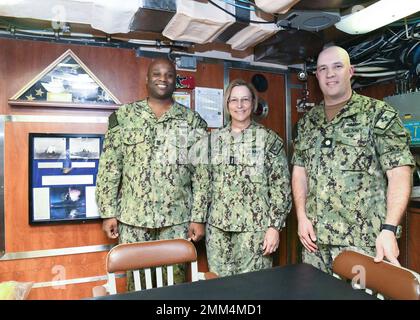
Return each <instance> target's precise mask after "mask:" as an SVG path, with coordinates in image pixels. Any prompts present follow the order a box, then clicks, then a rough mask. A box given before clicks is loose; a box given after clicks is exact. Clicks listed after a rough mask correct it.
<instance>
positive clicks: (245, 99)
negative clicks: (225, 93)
mask: <svg viewBox="0 0 420 320" xmlns="http://www.w3.org/2000/svg"><path fill="white" fill-rule="evenodd" d="M228 102H229V104H231V105H233V106H237V105H239V104H241V105H242V104H243V105H245V106H248V105H250V104H251V102H252V98H251V97H243V98H241V99H238V98H231V99H229V100H228Z"/></svg>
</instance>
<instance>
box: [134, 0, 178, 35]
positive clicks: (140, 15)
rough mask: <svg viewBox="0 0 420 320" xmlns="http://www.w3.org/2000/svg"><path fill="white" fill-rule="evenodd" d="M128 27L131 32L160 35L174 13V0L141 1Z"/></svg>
mask: <svg viewBox="0 0 420 320" xmlns="http://www.w3.org/2000/svg"><path fill="white" fill-rule="evenodd" d="M140 2H141V4H140V7H139V9H138V10H137V12H136V13H135V15H134V17H133V20H132V22H131V25H130V30H131V31H148V32H158V33H161V32H162V31H163V29H165V27H166V25H167V24H168V22H169V21H170V20H171V19H172V17H173V16H174V14H175V12H176V0H143V1H140Z"/></svg>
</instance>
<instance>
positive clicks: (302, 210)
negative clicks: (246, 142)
mask: <svg viewBox="0 0 420 320" xmlns="http://www.w3.org/2000/svg"><path fill="white" fill-rule="evenodd" d="M353 72H354V71H353V67H352V66H351V65H350V58H349V56H348V54H347V52H346V51H345V50H344V49H342V48H340V47H335V46H334V47H329V48H327V49H325V50H324V51H322V52H321V53H320V55H319V57H318V62H317V72H316V75H317V78H318V81H319V85H320V88H321V90H322V92H323V94H324V101H323V102H322V103H321V105H319V106H316V107H314V108H313V109H312V110H310V111H309V112H308V113H307V114H305V116H304V117H303V118H302V119H301V120H300V121H299V123H298V130H297V137H296V139H295V153H294V156H293V159H292V163H293V165H294V167H293V174H292V186H293V196H294V199H295V205H296V213H297V217H298V235H299V238H300V241H301V243H302V244H303V246H304V247H305V248H306V250H304V252H303V254H302V257H303V262H306V263H310V264H312V265H314V266H315V267H317V268H319V269H321V270H323V271H325V272H329V273H331V272H332V262H333V260H334V258H335V257H336V256H337V255H338V254H339V253H340V251H342V250H343V249H345V248H353V249H356V250H359V251H364V252H365V253H367V254H370V255H373V256H375V251H376V257H375V261H376V262H379V261H382V259H383V258H384V257H385V258H386V259H388V260H389V261H390V262H392V263H394V264H399V263H398V260H397V257H398V255H399V250H398V244H397V240H396V226H397V225H398V223H399V222H400V220H401V218H402V215H403V214H404V212H405V208H406V206H407V203H408V199H409V196H410V193H411V172H412V171H411V167H412V166H413V165H414V159H413V157H412V155H411V153H410V150H409V134H408V132H407V130H405V129H404V128H403V126H402V123H401V120H400V119H399V117H398V113H397V112H396V111H395V110H394V109H393V108H392V107H391V106H389V105H387V104H386V103H384V102H382V101H379V100H375V99H372V98H368V97H365V96H362V95H358V94H356V93H355V92H352V89H351V83H350V78H351V76H352V75H353Z"/></svg>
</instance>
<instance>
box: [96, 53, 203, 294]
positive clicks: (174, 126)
mask: <svg viewBox="0 0 420 320" xmlns="http://www.w3.org/2000/svg"><path fill="white" fill-rule="evenodd" d="M175 82H176V70H175V68H174V66H173V64H172V63H171V62H170V61H168V60H164V59H157V60H154V61H153V62H152V63H151V65H150V66H149V69H148V73H147V78H146V83H147V89H148V92H149V97H148V98H147V99H145V100H142V101H138V102H134V103H130V104H126V105H123V106H121V107H120V108H119V109H118V111H116V112H114V113H113V114H112V115H111V116H110V117H109V127H108V131H107V133H106V136H105V143H104V148H103V153H102V155H101V159H100V163H99V172H98V177H97V182H96V199H97V204H98V207H99V211H100V213H101V217H102V218H104V221H103V230H104V231H105V232H106V234H107V236H108V237H109V238H112V239H115V238H117V237H118V236H119V242H120V243H131V242H139V241H149V240H159V239H171V238H187V237H188V238H191V239H192V240H193V241H198V240H200V239H201V238H202V237H203V235H204V231H205V228H204V223H205V219H206V213H207V208H208V201H209V199H208V189H209V182H210V176H209V170H208V168H207V165H206V164H202V163H196V164H195V165H193V164H192V163H191V162H189V160H188V153H189V152H190V149H191V148H192V147H193V146H194V145H195V143H196V142H197V141H199V140H200V138H202V137H205V136H206V127H207V125H206V123H205V121H204V120H203V119H202V118H201V117H200V116H199V115H198V113H195V112H193V111H191V110H189V109H187V108H185V107H184V106H182V105H180V104H178V103H176V102H174V100H173V99H172V94H173V92H174V90H175ZM205 140H206V141H207V138H206V139H205ZM174 273H175V277H174V278H175V279H174V280H175V282H182V281H183V270H182V267H180V268H178V269H175V268H174ZM130 285H131V281H129V288H131V286H130Z"/></svg>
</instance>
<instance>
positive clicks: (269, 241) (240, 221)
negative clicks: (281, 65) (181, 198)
mask: <svg viewBox="0 0 420 320" xmlns="http://www.w3.org/2000/svg"><path fill="white" fill-rule="evenodd" d="M224 106H225V110H226V111H227V113H229V115H230V117H231V121H230V122H229V123H228V125H227V126H226V127H224V128H222V129H218V130H215V131H213V132H212V135H211V168H212V203H211V207H210V210H209V216H208V223H207V237H206V246H207V256H208V263H209V268H210V271H212V272H215V273H217V274H218V275H219V276H227V275H232V274H237V273H243V272H249V271H254V270H259V269H263V268H269V267H271V266H272V257H271V256H270V255H271V254H272V253H273V252H274V251H276V249H277V248H278V246H279V231H280V230H281V228H282V227H283V226H284V221H285V218H286V216H287V214H288V212H289V210H290V205H291V198H290V185H289V169H288V165H287V160H286V155H285V152H284V148H283V141H282V140H281V138H280V137H279V136H278V135H277V134H276V133H275V132H274V131H272V130H270V129H267V128H265V127H264V126H262V125H260V124H258V123H255V122H254V121H252V119H251V115H252V111H253V110H254V109H255V108H256V106H257V94H256V90H255V89H254V87H253V86H252V85H251V84H248V83H246V82H245V81H243V80H240V79H238V80H234V81H232V82H231V84H230V85H229V87H228V89H227V91H226V95H225V99H224Z"/></svg>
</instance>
